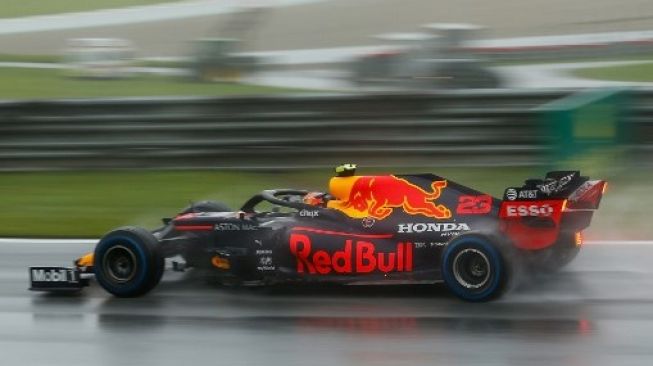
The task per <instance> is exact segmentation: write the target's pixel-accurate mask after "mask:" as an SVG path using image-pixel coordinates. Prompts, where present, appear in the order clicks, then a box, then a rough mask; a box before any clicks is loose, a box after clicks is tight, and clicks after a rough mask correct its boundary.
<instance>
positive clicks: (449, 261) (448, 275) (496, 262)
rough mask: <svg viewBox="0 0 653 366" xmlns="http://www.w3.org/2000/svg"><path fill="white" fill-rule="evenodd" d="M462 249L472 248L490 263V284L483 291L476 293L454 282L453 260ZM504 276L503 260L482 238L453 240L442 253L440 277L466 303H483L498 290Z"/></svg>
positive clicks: (495, 249) (492, 246)
mask: <svg viewBox="0 0 653 366" xmlns="http://www.w3.org/2000/svg"><path fill="white" fill-rule="evenodd" d="M463 248H474V249H477V250H480V251H482V252H483V253H484V254H485V255H486V256H487V257H488V260H489V261H490V266H491V271H492V276H491V278H490V283H489V284H488V285H487V286H486V287H485V289H483V290H481V291H479V292H477V290H470V289H468V288H466V287H464V286H463V285H461V284H460V283H458V281H457V280H456V278H455V276H454V273H453V258H454V256H455V254H456V253H458V252H459V251H460V250H461V249H463ZM504 276H505V269H504V267H503V260H502V257H501V253H500V252H499V249H497V248H496V246H495V245H493V244H492V243H491V242H490V241H489V240H487V239H485V238H482V237H475V236H474V237H464V238H459V239H455V240H453V241H452V242H451V243H449V245H447V247H446V248H445V251H444V256H443V259H442V277H443V279H444V282H445V283H446V284H447V287H449V289H450V290H451V291H452V292H453V293H454V294H456V295H457V296H458V297H460V298H462V299H465V300H467V301H484V300H487V299H489V298H491V297H493V295H495V293H496V292H497V291H499V290H500V288H501V285H502V281H503V278H504Z"/></svg>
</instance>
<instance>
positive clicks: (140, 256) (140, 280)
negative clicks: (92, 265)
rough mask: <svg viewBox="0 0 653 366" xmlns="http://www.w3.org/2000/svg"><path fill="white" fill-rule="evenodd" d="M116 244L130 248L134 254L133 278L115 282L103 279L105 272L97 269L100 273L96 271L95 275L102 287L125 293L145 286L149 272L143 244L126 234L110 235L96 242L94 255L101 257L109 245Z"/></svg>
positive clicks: (148, 261) (147, 258) (147, 257)
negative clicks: (135, 269)
mask: <svg viewBox="0 0 653 366" xmlns="http://www.w3.org/2000/svg"><path fill="white" fill-rule="evenodd" d="M118 244H119V245H122V246H124V247H126V248H129V249H131V250H132V251H133V252H134V254H135V255H136V262H137V266H138V269H137V272H136V275H135V276H134V278H133V279H132V280H130V281H129V282H126V283H122V284H116V283H114V282H112V281H110V280H108V279H105V274H104V272H103V271H102V270H99V271H98V272H101V273H96V274H95V276H96V277H97V279H98V281H100V282H101V283H102V285H103V286H104V287H107V288H110V289H111V292H116V293H124V294H127V293H130V292H134V291H138V289H139V288H141V287H143V286H145V284H146V283H147V281H148V277H149V276H148V274H149V273H150V260H149V255H148V254H147V253H146V252H145V250H144V249H143V244H141V243H138V242H137V241H136V239H134V238H131V237H129V236H126V235H120V236H111V237H108V238H105V239H102V240H101V241H100V243H98V245H97V248H96V249H95V255H96V256H97V257H98V258H103V257H104V255H105V254H106V252H107V251H108V250H109V249H110V248H111V247H113V246H114V245H118ZM98 275H99V276H98Z"/></svg>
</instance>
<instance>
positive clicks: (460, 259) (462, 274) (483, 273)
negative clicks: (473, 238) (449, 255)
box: [453, 248, 492, 290]
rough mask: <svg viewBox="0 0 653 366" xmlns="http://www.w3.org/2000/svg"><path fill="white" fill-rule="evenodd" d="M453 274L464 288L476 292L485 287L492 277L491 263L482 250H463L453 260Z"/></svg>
mask: <svg viewBox="0 0 653 366" xmlns="http://www.w3.org/2000/svg"><path fill="white" fill-rule="evenodd" d="M453 274H454V277H455V278H456V281H457V282H458V283H459V284H460V285H461V286H463V287H465V288H468V289H472V290H476V289H480V288H482V287H483V286H485V285H486V284H487V283H488V281H489V280H490V276H491V275H492V268H491V266H490V261H489V259H488V257H487V256H486V255H485V253H483V252H481V251H480V250H477V249H473V248H467V249H463V250H461V251H460V252H459V253H458V254H456V256H455V257H454V259H453Z"/></svg>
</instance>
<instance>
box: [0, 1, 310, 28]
mask: <svg viewBox="0 0 653 366" xmlns="http://www.w3.org/2000/svg"><path fill="white" fill-rule="evenodd" d="M46 1H47V0H46ZM316 1H321V0H265V1H260V0H259V1H253V0H250V1H243V0H192V1H181V2H173V3H163V4H156V5H146V6H132V7H127V8H120V9H102V10H94V11H87V12H75V13H63V14H52V15H36V16H29V17H23V18H7V19H0V34H15V33H28V32H43V31H54V30H64V29H78V28H93V27H106V26H117V25H124V24H133V23H143V22H156V21H164V20H171V19H180V18H191V17H199V16H207V15H217V14H225V13H233V12H237V11H239V10H240V9H242V8H243V6H270V7H284V6H292V5H300V4H306V3H313V2H316Z"/></svg>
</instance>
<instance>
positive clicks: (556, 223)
mask: <svg viewBox="0 0 653 366" xmlns="http://www.w3.org/2000/svg"><path fill="white" fill-rule="evenodd" d="M606 188H607V183H606V182H605V181H603V180H590V179H589V178H588V177H584V176H581V175H580V172H579V171H553V172H549V173H547V174H546V177H545V178H544V179H528V180H526V181H525V183H524V185H522V186H521V187H509V188H507V189H506V190H505V192H504V195H503V201H502V202H501V209H500V211H499V216H500V218H501V229H502V231H503V232H504V233H505V234H506V235H507V236H508V237H509V238H511V239H512V240H513V242H514V243H515V245H516V246H518V247H521V248H524V249H542V248H546V247H548V246H550V245H552V244H554V243H555V242H556V241H557V240H558V238H559V237H560V234H561V233H563V234H568V235H574V234H577V235H579V234H578V233H580V231H581V230H583V229H585V228H586V227H587V226H589V223H590V221H591V218H592V210H595V209H597V208H598V207H599V204H600V203H601V198H602V197H603V194H604V192H605V190H606Z"/></svg>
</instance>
